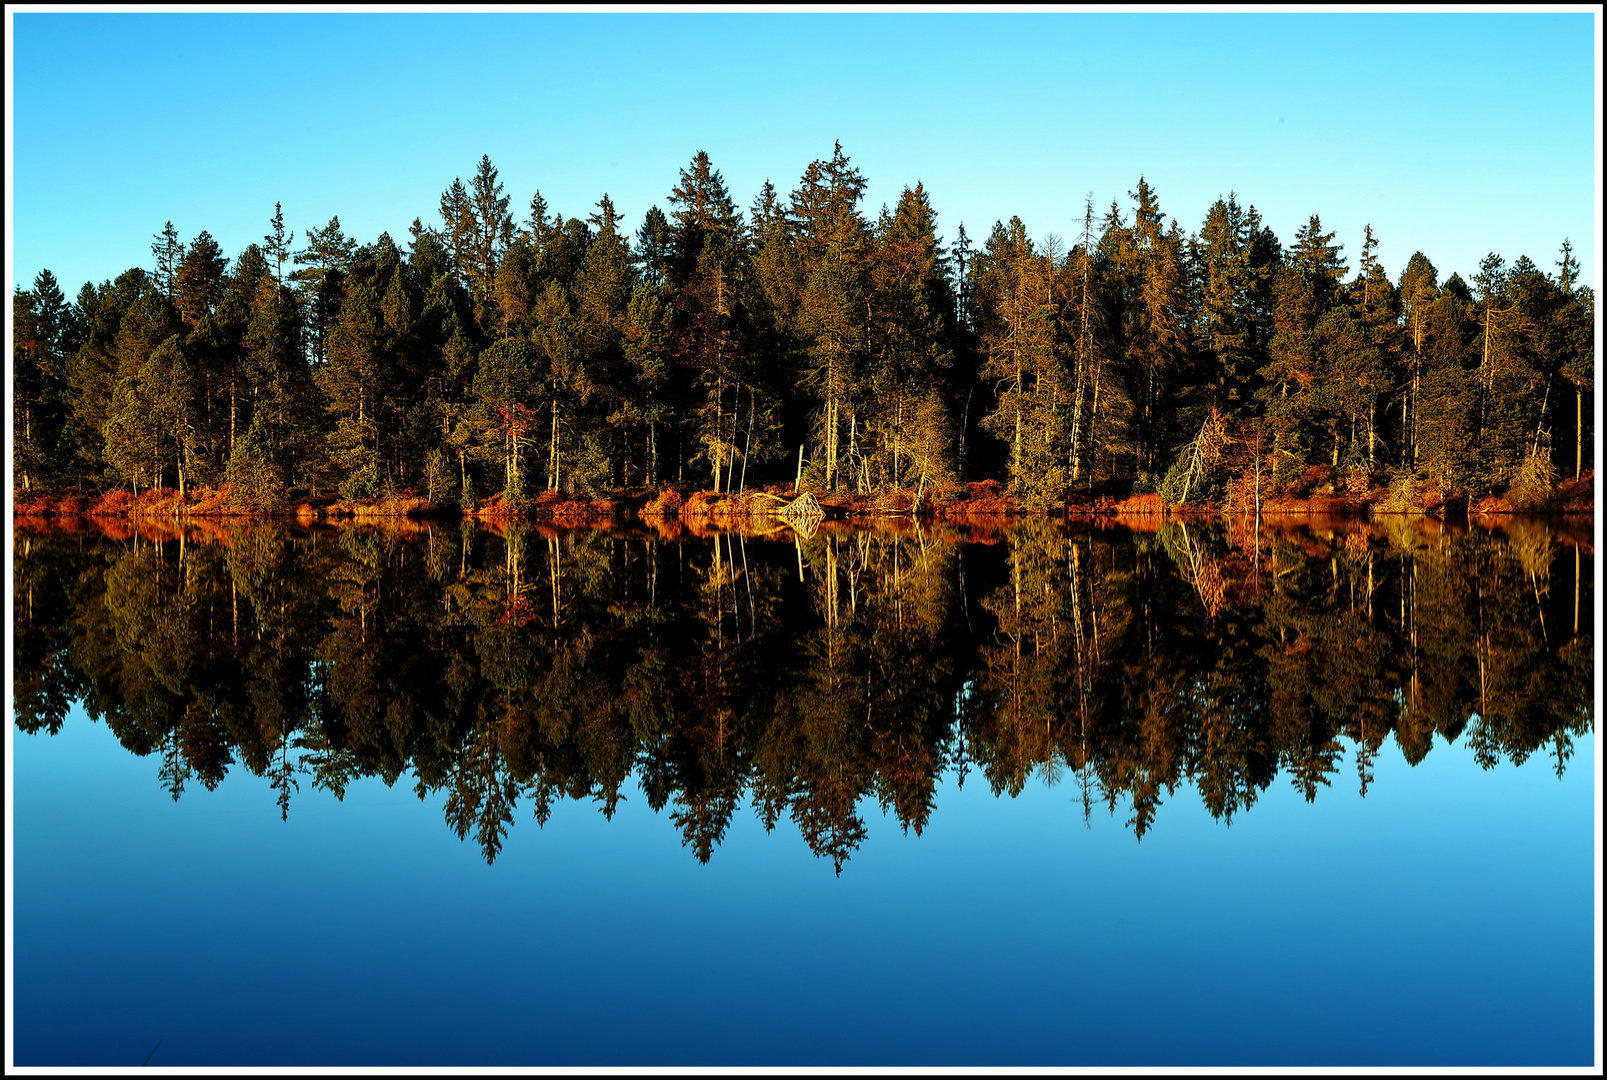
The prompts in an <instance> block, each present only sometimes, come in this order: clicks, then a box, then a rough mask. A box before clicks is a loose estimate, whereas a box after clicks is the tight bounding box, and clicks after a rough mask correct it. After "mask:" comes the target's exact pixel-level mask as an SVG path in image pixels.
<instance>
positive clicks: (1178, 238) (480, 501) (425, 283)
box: [12, 144, 1595, 516]
mask: <svg viewBox="0 0 1607 1080" xmlns="http://www.w3.org/2000/svg"><path fill="white" fill-rule="evenodd" d="M865 187H866V179H865V177H864V175H863V174H862V173H861V172H860V171H858V170H857V169H855V168H854V167H853V166H852V165H851V163H850V160H849V158H848V157H847V156H846V155H845V154H844V153H843V151H842V147H841V145H840V144H839V145H838V146H836V147H835V149H834V151H833V153H832V155H831V156H830V157H829V158H822V159H820V160H817V161H814V162H811V163H810V164H809V165H808V166H807V168H806V169H805V170H804V172H803V175H802V177H801V179H800V180H799V181H798V184H797V187H796V188H795V189H794V190H792V191H791V193H790V194H785V195H784V194H782V193H781V192H779V191H778V190H777V189H776V188H775V186H774V185H773V184H772V183H769V182H766V184H765V185H764V187H763V189H762V190H761V191H760V192H759V193H758V195H757V196H756V197H755V198H754V199H753V201H752V203H751V205H750V206H749V208H748V209H747V211H746V212H744V211H742V210H740V209H739V208H738V205H737V203H736V202H735V201H734V200H733V197H732V196H731V194H730V193H729V192H728V191H727V189H726V187H725V184H724V181H723V179H722V177H721V175H720V173H719V171H718V170H717V169H716V168H715V167H714V165H713V163H712V162H711V161H710V160H709V158H708V156H707V155H706V154H704V153H701V152H700V153H698V154H697V155H696V156H695V157H694V158H693V159H692V161H691V162H690V164H689V165H688V166H687V167H686V168H685V169H683V170H681V172H680V174H679V177H678V179H677V182H676V184H675V186H674V188H673V189H672V190H671V191H670V193H669V195H668V196H667V198H666V200H665V205H666V207H667V210H668V212H667V213H666V212H665V210H663V209H660V208H659V207H657V206H655V207H653V208H651V209H649V210H648V211H647V212H646V214H645V215H643V217H642V220H641V222H640V224H639V226H638V227H637V228H636V229H635V231H634V232H631V231H629V230H628V229H627V228H626V225H625V222H624V219H623V217H622V216H621V214H620V212H619V211H618V210H617V209H616V208H615V206H614V204H613V203H612V201H611V200H610V199H609V197H608V196H607V195H606V194H605V195H603V196H602V198H601V199H599V200H598V202H597V204H596V206H595V207H594V208H593V209H592V210H591V211H590V212H589V213H587V214H586V215H585V216H584V217H565V216H564V215H563V214H562V213H560V212H558V211H557V210H556V209H554V208H552V207H550V206H549V205H548V204H547V202H546V200H545V199H544V198H543V197H542V196H541V194H540V193H539V191H538V192H536V193H535V194H534V195H533V197H532V198H531V199H530V202H529V208H528V216H527V217H526V218H524V219H523V220H519V221H516V220H515V216H514V209H513V207H512V203H511V198H510V196H509V195H508V194H507V193H506V192H505V191H504V187H503V184H502V182H501V180H500V179H499V176H498V172H497V169H496V168H495V167H494V166H493V164H492V163H491V161H490V159H489V158H488V157H482V158H481V159H480V162H479V164H478V167H477V168H476V170H475V171H474V174H473V176H472V179H471V180H470V182H469V183H467V184H465V183H464V182H463V181H462V180H461V179H457V180H454V181H453V182H452V183H451V185H450V186H449V187H448V188H447V189H446V190H445V191H444V193H443V194H442V196H441V199H440V204H439V207H438V212H437V214H436V215H433V216H432V218H431V221H430V222H426V221H425V219H424V217H417V218H415V219H414V220H413V222H412V224H411V225H410V226H409V227H408V229H407V236H406V240H405V245H399V244H398V243H397V241H396V240H395V239H393V238H392V237H391V236H390V235H389V233H385V234H382V235H381V236H379V238H378V239H376V240H373V241H372V242H368V243H359V242H358V241H357V240H356V239H353V238H350V237H348V236H346V235H345V233H344V232H343V230H342V228H341V224H340V220H339V218H338V217H332V218H331V219H330V220H329V221H328V223H327V224H325V225H323V226H321V227H312V228H305V227H304V228H303V229H302V230H301V238H300V243H299V244H298V242H297V230H295V229H292V228H290V227H289V225H288V224H287V222H286V221H285V218H284V214H283V211H282V208H281V207H279V206H276V207H275V208H274V213H273V215H272V216H271V218H269V219H268V221H267V229H268V231H267V232H266V233H265V235H264V236H263V240H262V242H261V243H260V244H251V245H250V246H248V247H247V248H246V249H245V250H244V251H241V252H239V253H238V254H236V255H235V256H234V257H233V259H232V260H231V259H230V258H229V257H227V256H226V255H225V253H224V252H223V251H222V250H221V249H220V247H219V245H218V243H217V242H216V241H215V240H214V239H213V238H212V236H211V235H210V234H209V233H207V232H205V231H203V232H201V233H199V234H198V235H197V236H195V237H194V238H193V239H190V240H188V241H187V242H186V241H185V240H184V239H182V238H181V237H180V235H179V233H178V231H177V230H176V229H175V228H174V227H173V225H172V223H171V222H168V223H167V225H166V227H165V228H164V229H163V230H162V231H161V232H160V233H159V234H157V235H156V236H155V240H154V243H153V244H152V249H151V250H152V256H153V263H152V265H151V266H150V267H148V268H147V267H134V268H130V269H128V270H126V271H124V272H123V273H122V274H120V275H119V276H118V277H117V278H116V279H115V280H111V281H104V282H102V283H100V284H98V285H96V284H92V283H86V284H85V285H84V286H83V287H82V288H81V289H80V290H79V291H78V294H77V297H76V299H74V300H73V301H70V302H69V301H68V300H67V298H66V296H65V294H64V293H63V292H62V289H61V286H60V284H59V283H58V282H57V281H56V280H55V278H54V276H53V275H52V274H51V273H50V272H49V271H48V270H45V271H41V272H40V273H39V274H38V276H37V278H36V279H35V281H34V282H33V287H32V288H31V289H26V290H25V289H22V288H20V287H19V288H18V289H17V291H16V292H15V294H14V296H13V313H14V328H15V329H14V334H13V340H12V351H13V389H14V397H15V412H14V430H13V444H12V445H13V455H14V466H15V470H14V476H15V480H14V490H13V497H14V499H16V500H17V502H18V503H19V504H21V503H22V502H24V501H25V500H29V499H38V498H40V497H44V496H51V495H62V494H71V495H75V496H79V497H84V498H104V497H105V496H107V495H108V494H109V493H116V492H126V493H128V494H129V495H130V496H133V497H138V496H140V494H141V493H142V492H145V493H147V495H148V494H149V493H150V492H152V491H158V492H160V491H162V490H172V491H174V492H176V493H177V494H178V495H179V497H180V503H181V504H182V501H183V499H184V498H186V497H189V496H191V495H193V493H194V492H196V491H202V490H205V491H211V492H214V493H215V494H216V501H217V502H218V503H219V504H220V505H222V506H225V507H227V508H229V509H232V510H235V511H244V512H274V511H279V510H283V509H285V508H286V507H287V506H289V505H290V504H291V502H292V501H299V500H307V499H317V498H326V499H327V498H338V499H341V500H347V501H350V502H361V501H364V500H382V499H391V498H396V497H398V496H407V497H411V498H413V499H415V500H417V502H418V503H419V504H421V505H423V506H426V507H431V508H438V509H440V510H443V511H463V512H475V511H480V512H484V511H485V510H486V509H487V508H495V509H496V510H497V511H499V512H501V513H503V514H506V515H508V516H521V515H523V514H525V513H527V512H528V511H529V509H530V507H531V505H532V501H533V500H534V499H535V498H537V497H538V496H539V495H540V493H541V492H544V491H545V492H562V493H566V494H569V495H576V496H580V497H587V498H599V497H603V496H605V495H607V494H609V493H611V492H617V491H624V490H635V491H653V490H659V489H663V488H666V487H670V486H676V487H682V488H685V487H691V488H695V489H699V490H705V491H712V492H739V491H744V490H747V489H751V488H753V487H755V486H757V485H761V484H786V485H789V486H792V485H796V486H797V487H799V488H801V489H803V490H809V491H817V492H822V493H832V492H841V491H852V492H858V493H879V492H907V493H910V494H912V495H913V496H914V500H915V504H916V506H917V507H919V506H920V505H921V501H922V499H923V497H926V496H928V495H929V494H935V493H940V492H953V491H955V490H957V489H959V488H960V487H961V486H962V485H963V484H964V483H965V482H967V481H982V480H989V479H992V480H996V481H999V482H1000V483H1002V484H1003V485H1004V489H1005V491H1006V492H1007V493H1008V495H1009V497H1010V498H1012V499H1013V500H1015V502H1016V503H1017V504H1018V505H1019V506H1020V507H1022V508H1024V509H1029V510H1055V509H1057V508H1063V507H1064V506H1065V505H1066V504H1067V502H1068V500H1075V499H1079V498H1082V499H1087V498H1090V497H1093V496H1096V495H1111V496H1115V497H1130V496H1132V495H1134V494H1152V495H1158V496H1159V497H1160V499H1161V500H1162V501H1164V502H1165V503H1166V504H1169V505H1178V504H1197V503H1214V504H1221V503H1223V502H1224V501H1231V500H1232V499H1233V498H1235V497H1239V498H1247V497H1248V496H1247V495H1246V494H1245V493H1246V492H1247V491H1248V490H1249V489H1250V485H1252V484H1253V486H1254V492H1255V497H1256V498H1257V499H1260V498H1261V497H1262V495H1263V493H1265V494H1267V495H1268V496H1278V495H1284V496H1293V497H1299V496H1304V495H1313V494H1320V493H1334V492H1351V493H1357V492H1374V493H1377V494H1378V495H1379V496H1380V497H1381V498H1382V497H1384V495H1383V493H1386V492H1387V498H1388V500H1389V501H1390V502H1392V503H1393V504H1394V505H1396V506H1399V507H1403V508H1408V509H1410V508H1421V507H1423V506H1427V505H1432V504H1435V503H1438V502H1444V501H1445V500H1447V499H1450V498H1452V497H1468V498H1478V497H1483V496H1499V497H1501V498H1503V499H1505V501H1506V504H1507V506H1508V508H1511V509H1516V510H1524V509H1529V508H1539V507H1543V506H1544V505H1545V504H1546V502H1547V500H1548V499H1549V498H1550V497H1551V495H1552V492H1553V491H1554V488H1555V485H1556V483H1557V482H1558V480H1559V479H1561V478H1566V477H1578V476H1580V475H1582V474H1583V473H1585V472H1586V471H1587V470H1590V469H1591V468H1592V467H1593V464H1594V461H1593V449H1592V443H1593V438H1594V434H1595V431H1594V424H1595V418H1594V411H1593V378H1594V375H1593V371H1594V344H1593V337H1592V332H1593V331H1592V327H1593V320H1594V303H1595V300H1594V294H1593V292H1592V290H1591V289H1590V288H1589V287H1588V286H1582V285H1581V284H1580V282H1579V263H1578V262H1577V260H1576V259H1575V258H1574V256H1573V253H1572V250H1571V247H1570V245H1569V243H1568V241H1567V240H1563V241H1562V243H1561V248H1560V252H1559V254H1558V257H1557V260H1556V261H1555V263H1554V268H1555V272H1554V273H1550V272H1547V271H1544V270H1542V269H1541V268H1540V267H1539V266H1537V265H1536V264H1535V263H1534V262H1533V261H1531V260H1530V259H1529V258H1528V257H1527V256H1524V257H1520V258H1518V259H1516V260H1515V261H1514V262H1512V263H1510V264H1509V263H1508V262H1506V260H1505V259H1504V258H1502V257H1501V256H1499V255H1496V254H1493V253H1492V254H1491V255H1489V256H1488V257H1487V258H1485V259H1484V260H1483V261H1482V262H1481V263H1480V265H1479V267H1478V270H1477V273H1476V274H1474V276H1473V277H1472V279H1471V280H1470V281H1468V280H1464V279H1463V278H1462V277H1461V276H1460V275H1459V274H1456V273H1449V274H1444V275H1443V279H1442V272H1441V271H1440V270H1439V269H1437V268H1436V267H1435V266H1434V264H1433V263H1432V262H1431V261H1430V259H1429V258H1428V257H1427V256H1426V255H1424V254H1422V253H1417V254H1414V255H1413V256H1412V257H1411V258H1410V260H1409V261H1408V262H1407V265H1406V266H1405V267H1403V268H1401V269H1400V271H1399V273H1398V274H1397V275H1396V276H1395V277H1393V278H1392V277H1391V276H1390V274H1389V273H1388V272H1386V269H1385V267H1384V266H1383V265H1382V264H1381V263H1380V262H1379V260H1378V259H1377V258H1376V256H1375V249H1376V247H1377V244H1378V241H1377V239H1376V238H1375V237H1374V236H1373V234H1372V229H1371V227H1370V226H1369V227H1368V228H1367V229H1366V231H1365V234H1364V236H1362V237H1361V238H1359V243H1355V242H1354V241H1353V244H1354V246H1353V247H1352V251H1353V252H1354V254H1355V261H1356V266H1355V267H1354V270H1352V268H1351V267H1350V266H1348V264H1347V259H1346V258H1345V257H1344V255H1343V252H1344V245H1342V244H1340V243H1337V242H1336V237H1335V235H1334V233H1332V232H1328V231H1325V230H1324V227H1323V225H1322V222H1321V220H1320V219H1319V217H1318V216H1317V215H1316V214H1313V215H1312V216H1311V217H1310V219H1309V221H1308V222H1307V224H1306V225H1305V226H1304V227H1302V228H1300V229H1299V230H1298V231H1297V232H1296V234H1295V236H1294V237H1293V239H1292V242H1290V243H1288V244H1285V243H1283V242H1282V241H1280V239H1279V238H1278V237H1277V236H1275V235H1274V234H1273V232H1272V230H1271V229H1270V228H1269V227H1268V226H1267V225H1266V224H1265V223H1264V222H1263V220H1262V218H1261V216H1260V215H1259V214H1258V213H1257V211H1256V209H1255V207H1254V206H1244V205H1241V204H1240V202H1239V200H1238V197H1237V196H1236V195H1235V194H1229V195H1227V196H1226V197H1225V198H1222V199H1219V200H1218V201H1217V202H1215V203H1214V204H1213V205H1212V206H1211V207H1210V208H1209V210H1208V211H1207V212H1206V214H1205V218H1204V220H1203V222H1201V224H1200V226H1199V228H1198V229H1197V230H1189V231H1185V229H1184V228H1183V227H1182V226H1180V224H1179V222H1178V219H1177V218H1176V217H1171V218H1170V219H1168V216H1167V214H1165V213H1163V212H1162V210H1161V208H1160V201H1159V195H1158V193H1157V191H1156V190H1155V188H1153V187H1152V186H1150V185H1149V184H1148V183H1147V182H1146V181H1145V180H1144V179H1143V178H1142V177H1140V178H1139V180H1138V182H1137V185H1136V187H1135V189H1134V190H1133V191H1131V192H1129V193H1128V199H1129V202H1128V203H1127V204H1126V205H1124V204H1122V203H1121V202H1120V201H1119V200H1116V201H1112V202H1111V203H1110V205H1109V206H1108V208H1105V209H1103V210H1097V209H1096V208H1095V206H1094V203H1093V199H1092V197H1091V196H1090V197H1089V198H1088V199H1087V200H1086V202H1085V206H1084V209H1083V215H1082V227H1081V230H1080V232H1079V234H1078V235H1077V236H1075V237H1072V238H1069V239H1066V238H1061V237H1058V236H1054V235H1046V236H1043V237H1041V238H1038V239H1034V238H1033V237H1032V236H1031V235H1030V234H1029V233H1028V230H1027V226H1026V225H1025V224H1024V223H1023V222H1022V221H1021V220H1020V219H1019V218H1016V217H1012V218H1010V219H1009V220H1008V221H1000V222H998V223H996V224H994V226H993V228H992V231H991V232H990V233H989V234H988V235H987V237H986V238H985V239H983V240H982V241H981V242H980V243H978V242H975V241H973V239H972V238H971V237H970V236H969V235H968V234H967V233H966V230H965V228H964V226H963V225H962V226H960V227H959V228H957V229H956V231H955V236H954V238H953V239H952V241H946V240H945V239H944V238H943V237H941V236H940V235H939V232H938V225H937V216H936V213H935V211H934V209H933V207H932V202H931V199H930V197H929V194H928V192H927V191H926V190H925V189H924V188H923V186H922V185H921V184H918V183H917V184H916V185H915V186H914V187H907V188H905V189H904V190H903V192H902V194H901V195H900V197H899V199H898V201H897V205H896V206H893V207H891V208H889V207H887V206H886V205H884V206H883V207H882V208H881V209H880V211H879V212H877V213H876V214H875V215H874V217H872V216H871V215H869V214H868V213H867V212H866V210H865V209H864V208H863V207H862V206H861V203H862V202H863V197H864V192H865Z"/></svg>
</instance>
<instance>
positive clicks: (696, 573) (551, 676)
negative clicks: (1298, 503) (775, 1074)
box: [11, 518, 1597, 1068]
mask: <svg viewBox="0 0 1607 1080" xmlns="http://www.w3.org/2000/svg"><path fill="white" fill-rule="evenodd" d="M13 556H14V572H13V604H14V609H13V624H14V627H15V635H16V637H15V649H14V656H13V660H14V665H15V666H14V673H15V674H14V682H13V693H14V728H15V730H14V731H13V734H12V740H11V747H12V756H11V763H12V768H13V796H14V805H13V814H12V822H13V829H14V842H13V843H14V846H13V854H14V874H13V889H14V894H13V914H14V948H13V954H12V959H13V964H14V996H13V1002H14V1047H15V1060H16V1063H17V1064H18V1065H27V1066H98V1067H112V1066H138V1065H140V1064H142V1063H145V1062H148V1063H149V1064H150V1066H151V1067H153V1068H157V1067H176V1066H253V1065H255V1066H363V1065H367V1066H407V1065H415V1066H452V1065H460V1066H476V1065H479V1066H500V1065H537V1066H553V1067H564V1066H582V1065H599V1066H641V1065H686V1066H695V1065H709V1066H744V1065H746V1066H786V1065H800V1066H811V1065H812V1066H856V1065H859V1066H875V1065H886V1066H896V1065H906V1066H939V1065H960V1066H965V1065H971V1066H976V1065H1002V1066H1086V1067H1102V1066H1115V1065H1135V1066H1177V1065H1221V1066H1236V1065H1244V1066H1254V1065H1259V1066H1283V1067H1290V1066H1416V1065H1426V1066H1432V1065H1437V1066H1450V1067H1468V1066H1521V1065H1529V1066H1551V1067H1555V1066H1567V1065H1579V1066H1588V1065H1590V1064H1591V1063H1592V1060H1593V1057H1592V1055H1593V1045H1594V1043H1593V1040H1594V1031H1595V1026H1594V1025H1595V1016H1596V1001H1595V993H1596V985H1595V969H1594V964H1595V952H1596V939H1595V934H1596V925H1595V914H1594V908H1593V904H1594V897H1595V870H1594V865H1595V864H1594V860H1595V857H1596V856H1595V851H1596V837H1595V835H1594V828H1595V807H1596V799H1597V796H1596V769H1597V762H1596V740H1595V736H1594V714H1593V706H1592V680H1593V678H1594V664H1595V658H1594V640H1593V637H1592V625H1593V612H1594V610H1595V608H1594V599H1595V593H1594V587H1595V580H1594V570H1593V567H1594V551H1593V549H1592V547H1591V538H1590V532H1589V526H1588V525H1567V524H1562V523H1558V522H1550V523H1548V522H1542V521H1530V520H1512V521H1510V522H1508V523H1507V524H1505V525H1504V526H1501V527H1481V526H1478V525H1474V526H1473V527H1452V526H1448V525H1445V524H1442V523H1440V522H1437V521H1433V520H1422V519H1404V518H1403V519H1393V520H1388V521H1381V522H1376V523H1358V522H1348V523H1347V522H1338V521H1321V520H1312V521H1300V522H1291V523H1287V524H1279V525H1274V524H1267V523H1263V526H1262V527H1261V528H1253V527H1247V526H1246V524H1245V523H1243V522H1228V523H1211V522H1201V521H1193V520H1179V519H1168V520H1167V521H1166V522H1165V523H1164V524H1160V523H1156V524H1154V525H1151V526H1149V527H1147V528H1130V527H1119V526H1113V525H1105V526H1100V527H1087V526H1085V527H1081V528H1078V527H1075V526H1064V525H1060V524H1056V523H1053V522H1049V521H1046V520H1042V519H1029V520H1024V521H1021V522H1017V523H1014V524H997V525H987V526H983V525H978V526H973V527H970V528H963V527H956V526H945V525H937V526H933V525H928V524H925V523H918V522H915V521H911V520H897V521H891V522H881V523H878V524H877V525H875V526H865V525H858V526H853V525H848V524H845V523H837V522H827V523H825V525H823V526H822V527H821V528H820V529H819V531H816V532H813V533H812V534H811V535H808V536H800V535H796V534H794V533H793V532H792V531H790V530H789V529H787V528H785V527H776V528H773V529H770V530H769V531H766V530H765V529H763V528H756V529H755V530H753V531H749V532H746V533H743V532H719V531H707V530H701V529H695V528H687V527H686V526H683V525H681V524H679V523H677V522H674V521H671V522H665V523H662V524H660V525H658V526H653V527H649V526H644V525H631V526H621V527H618V528H603V529H592V530H561V529H555V528H548V527H542V526H537V525H521V526H510V527H505V528H493V527H486V526H483V525H475V524H472V523H466V524H464V525H462V526H459V525H457V524H435V525H430V526H426V525H418V524H409V525H407V526H406V527H404V528H398V529H391V530H381V529H364V528H356V527H351V528H345V529H335V528H294V527H288V526H285V525H282V524H276V523H249V524H247V523H242V524H217V523H195V524H191V525H190V526H188V527H186V528H184V529H179V528H178V527H177V526H174V525H168V526H156V525H145V526H140V527H138V528H136V527H133V526H129V525H115V526H114V525H110V524H107V525H103V526H101V527H97V528H83V529H65V528H58V529H54V530H42V529H38V528H35V527H31V526H26V525H25V524H24V523H21V522H19V523H18V528H17V533H16V538H15V541H14V549H13Z"/></svg>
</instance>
